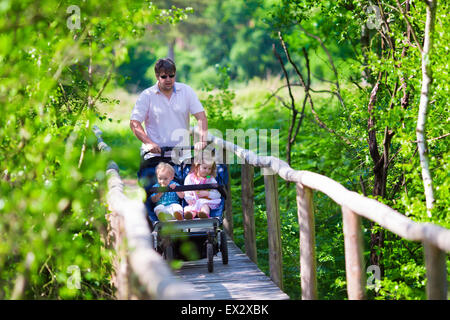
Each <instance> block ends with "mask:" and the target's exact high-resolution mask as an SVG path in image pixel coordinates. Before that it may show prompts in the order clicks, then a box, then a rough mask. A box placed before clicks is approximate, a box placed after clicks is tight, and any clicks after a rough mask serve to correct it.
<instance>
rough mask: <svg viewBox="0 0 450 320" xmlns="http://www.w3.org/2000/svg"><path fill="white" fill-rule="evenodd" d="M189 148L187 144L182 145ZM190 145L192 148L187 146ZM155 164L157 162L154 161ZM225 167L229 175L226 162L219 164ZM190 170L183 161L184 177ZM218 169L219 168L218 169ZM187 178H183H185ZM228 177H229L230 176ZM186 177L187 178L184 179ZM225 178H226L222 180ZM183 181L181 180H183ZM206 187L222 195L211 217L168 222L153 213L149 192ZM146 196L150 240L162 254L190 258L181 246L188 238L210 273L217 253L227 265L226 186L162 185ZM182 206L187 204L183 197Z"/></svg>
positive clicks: (162, 148) (176, 257)
mask: <svg viewBox="0 0 450 320" xmlns="http://www.w3.org/2000/svg"><path fill="white" fill-rule="evenodd" d="M181 148H186V147H181ZM188 148H191V149H192V147H188ZM172 149H173V148H172V147H161V150H162V153H163V154H164V153H165V152H166V151H171V150H172ZM155 166H156V164H155ZM219 166H222V167H220V168H221V169H222V174H226V173H227V171H226V167H225V166H224V165H218V167H219ZM188 169H190V168H189V167H187V166H186V164H184V163H181V174H182V176H185V175H187V171H188ZM218 172H219V170H218ZM183 178H184V177H183ZM227 178H228V177H226V179H227ZM183 180H184V179H183ZM220 180H223V179H220ZM180 182H182V181H180ZM205 189H217V190H218V191H219V192H220V193H221V195H222V197H221V199H222V201H221V204H220V207H219V208H218V209H212V210H211V216H210V218H203V219H198V218H197V219H192V220H169V221H164V222H162V221H159V220H157V221H155V220H154V219H152V216H153V217H155V216H156V215H155V214H154V212H152V210H153V207H154V205H153V204H152V203H151V199H150V195H151V194H152V193H154V192H176V191H191V190H205ZM146 191H147V199H146V204H147V205H146V207H147V211H148V212H147V213H148V219H149V223H150V229H151V230H152V233H151V237H152V239H151V243H152V247H153V248H154V249H155V250H156V251H157V252H158V253H160V254H161V255H162V256H163V257H164V258H165V259H166V260H168V261H172V260H173V259H178V258H181V259H182V260H188V259H186V258H187V257H186V256H185V255H183V254H182V252H180V246H181V245H182V244H183V242H185V241H189V242H191V243H193V244H195V248H196V251H197V253H198V254H199V255H198V256H199V258H200V259H203V258H207V268H208V272H213V271H214V256H215V255H217V253H218V252H220V253H221V256H222V263H223V264H228V244H227V235H226V233H225V231H224V230H223V224H222V215H223V209H224V203H225V201H224V200H225V198H226V196H227V195H226V192H225V186H224V185H221V184H203V185H189V186H184V185H180V186H177V187H176V188H174V189H170V188H168V187H166V188H164V187H162V188H161V187H160V188H146ZM182 202H183V207H185V205H186V203H185V201H184V199H183V201H182Z"/></svg>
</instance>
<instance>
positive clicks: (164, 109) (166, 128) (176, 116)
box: [130, 82, 204, 156]
mask: <svg viewBox="0 0 450 320" xmlns="http://www.w3.org/2000/svg"><path fill="white" fill-rule="evenodd" d="M202 111H204V108H203V106H202V104H201V102H200V100H199V99H198V97H197V95H196V93H195V92H194V90H193V89H192V88H191V87H190V86H188V85H186V84H184V83H180V82H175V84H174V90H173V93H172V96H171V97H170V100H169V99H168V98H167V97H166V96H165V95H164V94H163V93H162V92H161V91H160V90H159V87H158V84H157V83H156V84H155V85H154V86H152V87H150V88H147V89H145V90H144V91H143V92H142V93H141V94H140V95H139V98H138V99H137V101H136V104H135V106H134V108H133V111H132V112H131V118H130V120H137V121H139V122H141V123H142V122H145V131H146V133H147V135H148V137H149V138H150V139H151V140H152V141H153V142H155V143H156V144H158V145H159V146H160V147H162V146H165V147H166V146H168V147H174V146H177V145H178V146H180V145H186V144H183V143H187V144H189V115H190V114H195V113H199V112H202ZM186 135H187V136H186ZM186 139H187V140H186ZM149 155H150V156H154V155H158V154H149Z"/></svg>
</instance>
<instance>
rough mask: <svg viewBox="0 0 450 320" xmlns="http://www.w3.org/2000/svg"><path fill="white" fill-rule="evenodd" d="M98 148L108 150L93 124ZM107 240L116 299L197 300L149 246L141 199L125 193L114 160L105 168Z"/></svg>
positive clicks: (144, 210) (148, 229)
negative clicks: (111, 258) (110, 250)
mask: <svg viewBox="0 0 450 320" xmlns="http://www.w3.org/2000/svg"><path fill="white" fill-rule="evenodd" d="M94 133H95V135H96V136H97V140H98V148H99V150H100V151H104V152H109V151H110V150H111V149H110V147H109V146H108V145H107V144H106V143H104V142H103V139H102V137H101V135H102V132H101V131H100V130H99V128H98V127H96V126H94ZM106 174H107V181H108V194H107V203H108V210H109V213H108V215H107V218H108V222H109V227H110V230H109V242H110V243H111V245H112V246H113V248H114V249H115V252H116V258H115V260H114V263H113V267H114V270H115V274H114V275H113V283H114V286H115V287H116V289H117V293H116V297H117V298H118V299H170V300H171V299H175V300H180V299H182V300H186V299H196V298H197V296H196V294H195V291H194V290H193V287H191V286H190V285H188V284H187V283H185V282H182V281H181V280H177V279H176V278H175V277H174V276H173V274H172V272H171V270H170V268H169V267H168V265H167V264H166V263H165V261H164V260H163V258H162V257H161V256H160V255H159V254H158V253H157V252H156V251H155V250H153V247H152V246H151V233H150V228H149V226H148V222H147V219H146V216H147V212H146V209H145V206H144V203H143V202H142V201H138V200H131V199H129V198H127V197H126V196H125V195H124V192H123V188H124V184H123V182H122V180H121V178H120V175H119V167H118V166H117V164H116V163H115V162H113V161H111V162H110V163H109V164H108V168H107V171H106Z"/></svg>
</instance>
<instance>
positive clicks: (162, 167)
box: [156, 162, 175, 175]
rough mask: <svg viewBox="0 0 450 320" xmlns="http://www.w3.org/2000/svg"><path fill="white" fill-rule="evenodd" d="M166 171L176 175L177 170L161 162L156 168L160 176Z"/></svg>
mask: <svg viewBox="0 0 450 320" xmlns="http://www.w3.org/2000/svg"><path fill="white" fill-rule="evenodd" d="M165 170H168V171H170V172H171V174H173V175H175V169H174V168H173V167H172V166H171V165H170V164H168V163H166V162H160V163H159V164H158V165H157V166H156V175H158V174H159V173H160V172H161V171H165Z"/></svg>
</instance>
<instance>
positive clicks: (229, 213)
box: [222, 149, 234, 240]
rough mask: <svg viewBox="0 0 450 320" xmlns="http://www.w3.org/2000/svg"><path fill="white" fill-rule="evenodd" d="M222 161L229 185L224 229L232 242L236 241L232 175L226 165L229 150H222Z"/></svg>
mask: <svg viewBox="0 0 450 320" xmlns="http://www.w3.org/2000/svg"><path fill="white" fill-rule="evenodd" d="M222 159H223V164H224V165H225V166H226V167H227V172H228V184H227V186H226V187H227V199H226V200H225V210H224V211H225V212H224V217H223V228H224V229H225V231H226V233H227V234H228V236H229V238H230V239H231V240H234V235H233V210H232V203H233V201H232V198H231V173H230V166H229V165H228V164H227V163H226V159H227V150H226V149H222Z"/></svg>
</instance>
